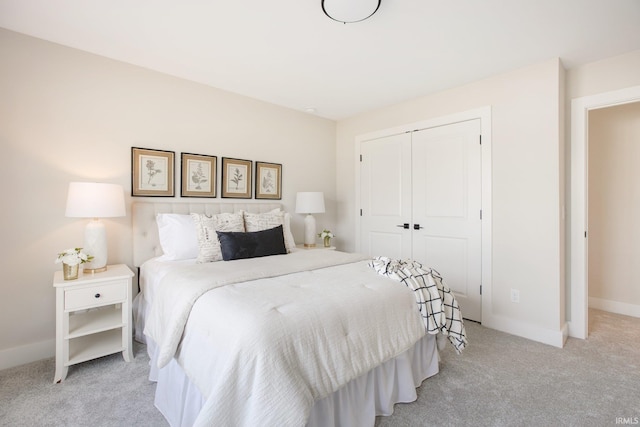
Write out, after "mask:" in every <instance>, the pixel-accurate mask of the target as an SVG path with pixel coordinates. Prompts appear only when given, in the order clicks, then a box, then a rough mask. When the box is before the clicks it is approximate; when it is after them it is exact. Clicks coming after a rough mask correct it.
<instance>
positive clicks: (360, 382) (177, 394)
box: [146, 335, 439, 427]
mask: <svg viewBox="0 0 640 427" xmlns="http://www.w3.org/2000/svg"><path fill="white" fill-rule="evenodd" d="M146 341H147V351H148V353H149V357H150V358H151V363H150V366H151V369H150V373H149V379H150V380H151V381H155V382H157V387H156V396H155V406H156V407H157V408H158V410H160V412H161V413H162V414H163V415H164V417H165V418H166V419H167V421H168V422H169V424H170V425H171V426H172V427H178V426H191V425H193V423H194V421H195V419H196V418H197V416H198V413H199V412H200V409H201V408H202V406H203V405H204V403H205V400H204V399H203V397H202V395H201V394H200V391H199V390H198V388H197V387H196V386H195V385H194V384H193V383H191V381H189V378H187V376H186V375H185V373H184V371H183V370H182V368H181V367H180V365H178V363H177V362H176V360H175V359H173V360H172V361H171V362H170V363H169V364H168V365H167V366H165V367H164V368H162V369H158V368H157V364H156V357H155V354H156V348H157V347H156V345H155V344H154V343H153V342H151V340H149V339H148V338H147V339H146ZM438 360H439V359H438V350H437V344H436V337H435V336H434V335H427V336H425V337H424V338H422V339H421V340H420V341H418V342H417V343H416V345H415V346H413V347H412V348H411V349H409V350H408V351H406V352H404V353H402V354H401V355H399V356H398V357H396V358H395V359H391V360H389V361H387V362H385V363H383V364H382V365H380V366H378V367H377V368H375V369H373V370H372V371H369V372H368V373H366V374H364V375H362V376H360V377H358V378H356V379H354V380H353V381H350V382H349V383H347V384H346V385H345V386H344V387H342V388H341V389H339V390H338V391H336V392H335V393H333V394H331V395H329V396H327V397H326V398H324V399H321V400H319V401H317V402H316V403H315V405H314V406H313V408H312V410H311V415H310V417H309V421H308V422H307V426H309V427H333V426H373V425H374V422H375V417H376V416H377V415H391V414H392V413H393V405H394V404H396V403H399V402H413V401H414V400H416V398H417V394H416V388H417V387H418V386H420V384H421V383H422V382H423V381H424V380H425V379H427V378H428V377H430V376H433V375H435V374H437V373H438Z"/></svg>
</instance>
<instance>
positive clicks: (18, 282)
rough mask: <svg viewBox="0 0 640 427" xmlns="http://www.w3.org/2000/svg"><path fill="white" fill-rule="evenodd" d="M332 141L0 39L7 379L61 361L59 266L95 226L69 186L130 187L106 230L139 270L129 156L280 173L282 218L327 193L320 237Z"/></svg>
mask: <svg viewBox="0 0 640 427" xmlns="http://www.w3.org/2000/svg"><path fill="white" fill-rule="evenodd" d="M335 132H336V125H335V122H333V121H330V120H325V119H321V118H318V117H314V116H311V115H307V114H303V113H300V112H296V111H293V110H289V109H285V108H281V107H277V106H273V105H270V104H267V103H263V102H260V101H256V100H253V99H249V98H246V97H242V96H237V95H234V94H231V93H228V92H224V91H220V90H216V89H213V88H210V87H207V86H203V85H199V84H196V83H191V82H188V81H185V80H181V79H177V78H173V77H170V76H167V75H164V74H160V73H156V72H152V71H149V70H146V69H142V68H139V67H135V66H131V65H128V64H125V63H122V62H117V61H112V60H109V59H105V58H103V57H99V56H95V55H91V54H87V53H84V52H81V51H78V50H74V49H70V48H66V47H62V46H59V45H56V44H52V43H49V42H45V41H42V40H38V39H34V38H30V37H26V36H23V35H20V34H17V33H14V32H10V31H6V30H1V29H0V144H1V147H2V168H0V178H1V179H2V182H4V187H3V188H4V189H5V190H4V191H5V192H4V194H3V200H4V201H5V207H4V208H3V209H2V221H0V229H1V236H2V245H1V249H0V271H1V272H2V274H1V277H2V278H1V279H0V295H1V297H0V368H2V367H3V364H4V366H7V364H15V360H13V359H12V358H15V357H28V358H31V359H32V360H34V359H37V358H41V357H46V356H50V355H53V348H54V347H53V345H54V344H53V338H54V331H55V324H54V311H55V310H54V309H55V307H54V289H53V287H52V285H51V281H52V275H53V272H54V271H55V270H56V269H59V268H60V267H59V266H58V265H55V264H54V258H55V254H56V253H57V252H59V251H61V250H63V249H65V248H67V247H71V246H78V245H81V244H82V236H83V228H84V225H85V223H86V222H85V220H82V219H78V218H66V217H65V216H64V210H65V202H66V192H67V186H68V183H69V182H70V181H85V180H86V181H103V182H111V183H117V184H121V185H122V186H123V187H124V189H125V193H126V194H127V213H128V217H126V218H115V219H110V220H106V223H107V230H108V239H109V253H110V256H109V262H110V263H126V264H129V265H130V266H131V265H132V250H131V225H130V223H131V217H130V215H129V214H130V204H131V202H132V201H133V199H132V198H131V197H129V194H130V185H131V184H130V179H131V177H130V169H131V153H130V150H131V147H132V146H138V147H146V148H156V149H163V150H171V151H175V152H176V159H179V157H180V152H187V153H198V154H207V155H217V156H218V164H219V165H220V158H221V157H223V156H225V157H236V158H241V159H249V160H254V161H256V160H260V161H267V162H275V163H281V164H283V198H282V203H283V204H284V205H285V207H286V208H287V209H289V210H290V211H293V210H294V204H295V193H296V192H297V191H314V190H316V191H324V192H325V195H326V199H327V200H326V202H327V203H326V204H327V213H326V214H323V215H318V216H317V221H318V226H319V227H324V226H327V227H330V228H334V221H335V214H334V211H335V188H336V169H335V164H334V160H335ZM179 170H180V168H179V166H178V165H177V166H176V171H179ZM179 182H180V181H179V179H178V180H177V182H176V184H177V185H178V184H179ZM218 191H219V189H218ZM176 194H177V195H179V194H180V191H179V187H178V186H176ZM135 199H138V200H140V199H141V198H135ZM151 200H156V201H157V200H159V199H151ZM171 200H175V199H171ZM190 200H193V199H190ZM217 200H221V199H220V198H218V199H217ZM293 217H294V224H293V231H294V234H295V235H296V236H297V237H298V238H300V239H301V237H302V229H303V225H302V217H300V218H298V217H299V216H298V215H293ZM338 243H339V242H338ZM19 361H22V362H27V361H29V360H28V359H21V360H19ZM52 375H53V373H52Z"/></svg>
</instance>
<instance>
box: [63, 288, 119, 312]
mask: <svg viewBox="0 0 640 427" xmlns="http://www.w3.org/2000/svg"><path fill="white" fill-rule="evenodd" d="M126 283H127V282H126V281H125V282H123V281H115V282H108V283H102V284H100V285H96V286H91V287H88V288H82V289H68V290H65V292H64V309H65V310H66V311H69V310H79V309H83V308H89V307H96V306H103V305H107V304H115V303H118V302H122V301H125V300H126V299H127V288H126Z"/></svg>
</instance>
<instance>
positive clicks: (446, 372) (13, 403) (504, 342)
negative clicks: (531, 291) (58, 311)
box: [0, 310, 640, 427]
mask: <svg viewBox="0 0 640 427" xmlns="http://www.w3.org/2000/svg"><path fill="white" fill-rule="evenodd" d="M589 315H590V335H589V339H588V340H584V341H583V340H575V339H569V341H568V342H567V345H566V346H565V347H564V348H563V349H558V348H554V347H550V346H547V345H544V344H539V343H535V342H532V341H528V340H526V339H522V338H518V337H514V336H512V335H508V334H504V333H501V332H497V331H495V330H491V329H487V328H484V327H482V326H480V325H478V324H475V323H472V322H467V323H466V327H467V334H468V336H469V341H470V344H469V347H468V348H467V349H466V350H465V352H464V353H463V354H462V355H456V354H455V352H454V351H453V350H452V349H451V347H450V346H448V348H447V349H446V350H445V351H444V352H443V353H442V362H441V365H440V373H439V374H438V375H436V376H435V377H432V378H430V379H428V380H427V381H425V383H424V384H423V385H422V387H420V389H419V392H418V400H417V401H416V402H412V403H408V404H398V405H396V407H395V413H394V414H393V415H392V416H390V417H378V419H377V421H376V426H378V427H386V426H580V427H583V426H609V425H611V426H615V425H621V424H630V423H631V424H634V421H635V420H640V345H639V343H640V319H638V318H633V317H627V316H620V315H614V314H610V313H606V312H602V311H597V310H590V312H589ZM134 353H135V360H134V361H133V362H132V363H125V362H124V361H123V360H122V356H121V355H112V356H107V357H103V358H101V359H97V360H94V361H91V362H86V363H83V364H80V365H76V366H73V367H71V368H70V369H69V375H68V376H67V379H66V381H64V382H63V383H62V384H53V382H52V381H53V374H54V369H55V363H54V360H53V359H46V360H42V361H38V362H34V363H30V364H27V365H23V366H19V367H16V368H12V369H7V370H4V371H0V425H1V426H12V427H13V426H16V427H17V426H91V427H101V426H105V427H106V426H109V427H111V426H166V425H167V423H166V422H165V420H164V418H163V417H162V415H160V413H159V412H158V411H157V410H156V409H155V407H154V406H153V393H154V391H155V385H154V384H153V383H150V382H149V381H148V380H147V375H148V363H149V359H148V357H147V355H146V348H145V347H144V346H142V345H139V344H136V345H134ZM638 422H639V421H635V424H637V423H638Z"/></svg>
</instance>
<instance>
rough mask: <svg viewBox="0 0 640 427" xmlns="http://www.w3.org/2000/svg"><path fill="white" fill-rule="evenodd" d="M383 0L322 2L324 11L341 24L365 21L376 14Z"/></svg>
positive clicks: (323, 0)
mask: <svg viewBox="0 0 640 427" xmlns="http://www.w3.org/2000/svg"><path fill="white" fill-rule="evenodd" d="M380 1H381V0H322V10H323V11H324V13H325V15H327V16H328V17H329V18H331V19H333V20H336V21H339V22H344V23H348V22H358V21H364V20H365V19H367V18H369V17H370V16H371V15H373V14H374V13H376V11H377V10H378V8H379V7H380Z"/></svg>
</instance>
